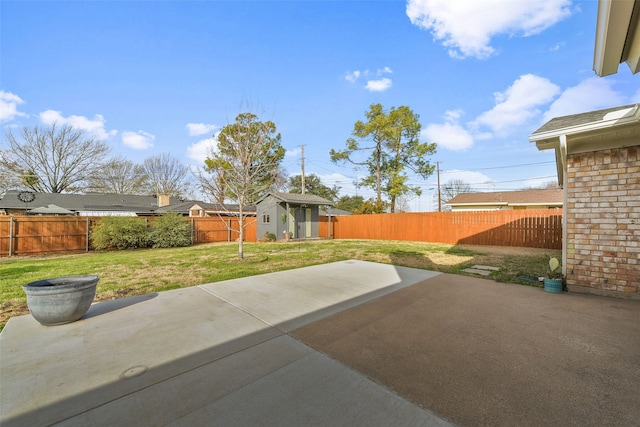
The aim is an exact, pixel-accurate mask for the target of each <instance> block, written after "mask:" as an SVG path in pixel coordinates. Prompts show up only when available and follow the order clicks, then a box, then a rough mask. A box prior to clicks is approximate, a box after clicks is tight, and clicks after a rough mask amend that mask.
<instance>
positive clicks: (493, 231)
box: [320, 209, 562, 249]
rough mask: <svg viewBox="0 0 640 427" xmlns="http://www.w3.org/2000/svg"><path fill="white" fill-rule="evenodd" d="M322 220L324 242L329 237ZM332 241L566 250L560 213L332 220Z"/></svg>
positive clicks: (433, 214)
mask: <svg viewBox="0 0 640 427" xmlns="http://www.w3.org/2000/svg"><path fill="white" fill-rule="evenodd" d="M327 225H328V218H327V217H323V221H322V222H321V224H320V236H322V237H328V236H329V234H328V229H327ZM331 225H332V226H331V236H330V237H331V238H334V239H375V240H408V241H419V242H438V243H451V244H469V245H492V246H518V247H532V248H545V249H562V209H536V210H510V211H475V212H427V213H394V214H376V215H351V216H336V217H331Z"/></svg>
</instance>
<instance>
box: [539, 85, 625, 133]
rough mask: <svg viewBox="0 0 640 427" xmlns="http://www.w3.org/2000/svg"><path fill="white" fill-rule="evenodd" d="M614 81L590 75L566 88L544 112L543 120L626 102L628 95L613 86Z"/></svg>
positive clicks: (615, 105)
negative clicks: (617, 90)
mask: <svg viewBox="0 0 640 427" xmlns="http://www.w3.org/2000/svg"><path fill="white" fill-rule="evenodd" d="M614 82H615V80H611V79H603V78H600V77H590V78H588V79H586V80H583V81H582V82H580V83H579V84H578V85H576V86H573V87H570V88H568V89H566V90H565V91H564V92H562V95H560V96H559V97H558V99H556V100H555V101H554V102H553V104H551V106H550V107H549V110H548V111H547V112H546V113H544V120H543V121H544V122H547V121H548V120H551V119H553V118H554V117H562V116H568V115H571V114H578V113H585V112H587V111H593V110H599V109H601V108H609V107H617V106H619V105H624V104H626V103H627V102H628V101H627V99H626V97H625V96H624V95H622V94H620V93H619V92H616V91H615V90H613V88H612V87H611V86H612V84H613V83H614Z"/></svg>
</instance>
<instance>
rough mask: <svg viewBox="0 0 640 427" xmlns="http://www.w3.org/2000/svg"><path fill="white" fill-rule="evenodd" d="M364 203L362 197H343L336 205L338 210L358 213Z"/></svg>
mask: <svg viewBox="0 0 640 427" xmlns="http://www.w3.org/2000/svg"><path fill="white" fill-rule="evenodd" d="M363 203H364V197H362V196H342V197H340V198H339V199H338V201H337V202H336V204H335V207H336V209H342V210H343V211H347V212H351V213H354V212H358V211H359V210H360V208H361V206H362V204H363Z"/></svg>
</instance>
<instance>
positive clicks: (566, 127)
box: [529, 2, 640, 299]
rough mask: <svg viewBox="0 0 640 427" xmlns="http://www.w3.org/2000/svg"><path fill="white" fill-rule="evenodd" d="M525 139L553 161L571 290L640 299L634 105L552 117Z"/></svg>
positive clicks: (639, 133)
mask: <svg viewBox="0 0 640 427" xmlns="http://www.w3.org/2000/svg"><path fill="white" fill-rule="evenodd" d="M613 3H622V2H613ZM636 3H638V2H636ZM529 140H530V141H531V142H535V143H536V146H537V148H538V149H539V150H554V151H555V154H556V164H557V170H558V182H559V184H560V185H562V187H563V188H564V191H565V193H564V197H565V200H564V206H565V208H564V212H563V213H564V215H563V249H562V251H563V253H562V258H563V273H564V274H565V276H566V282H567V288H568V289H569V291H572V292H584V293H594V294H600V295H611V296H617V297H625V298H636V299H640V104H635V105H626V106H623V107H616V108H608V109H604V110H598V111H591V112H588V113H583V114H575V115H571V116H565V117H556V118H554V119H552V120H550V121H548V122H547V123H545V124H544V125H543V126H542V127H541V128H539V129H538V130H536V131H535V132H534V133H533V134H532V135H531V136H530V137H529Z"/></svg>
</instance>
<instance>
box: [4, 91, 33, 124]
mask: <svg viewBox="0 0 640 427" xmlns="http://www.w3.org/2000/svg"><path fill="white" fill-rule="evenodd" d="M20 104H24V101H23V100H22V98H20V97H19V96H18V95H14V94H13V93H11V92H5V91H3V90H0V121H2V122H5V121H6V122H9V121H11V120H13V119H14V118H16V117H27V114H25V113H21V112H20V111H18V105H20Z"/></svg>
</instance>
